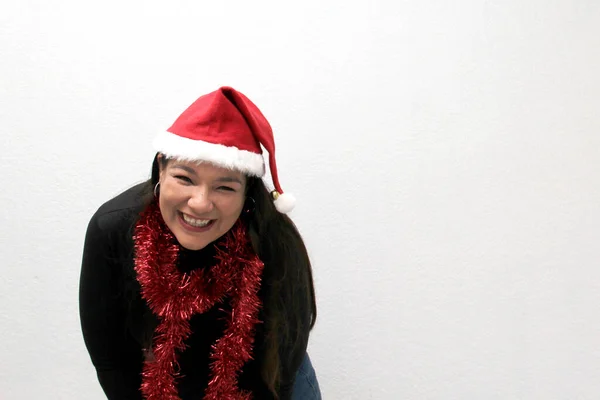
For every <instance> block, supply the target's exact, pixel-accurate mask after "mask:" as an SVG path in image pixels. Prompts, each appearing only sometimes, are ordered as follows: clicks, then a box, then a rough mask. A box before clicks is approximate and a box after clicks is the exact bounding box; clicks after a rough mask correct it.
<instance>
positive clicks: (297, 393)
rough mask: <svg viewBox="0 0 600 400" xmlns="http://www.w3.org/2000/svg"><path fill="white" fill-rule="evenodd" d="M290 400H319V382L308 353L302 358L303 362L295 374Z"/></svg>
mask: <svg viewBox="0 0 600 400" xmlns="http://www.w3.org/2000/svg"><path fill="white" fill-rule="evenodd" d="M292 400H321V390H320V389H319V382H318V381H317V375H316V374H315V369H314V368H313V366H312V364H311V362H310V358H309V357H308V353H307V354H306V355H305V356H304V360H302V364H300V368H298V372H296V381H295V382H294V389H293V391H292Z"/></svg>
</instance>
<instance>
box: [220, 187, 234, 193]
mask: <svg viewBox="0 0 600 400" xmlns="http://www.w3.org/2000/svg"><path fill="white" fill-rule="evenodd" d="M218 189H219V190H225V191H226V192H235V189H234V188H231V187H229V186H219V187H218Z"/></svg>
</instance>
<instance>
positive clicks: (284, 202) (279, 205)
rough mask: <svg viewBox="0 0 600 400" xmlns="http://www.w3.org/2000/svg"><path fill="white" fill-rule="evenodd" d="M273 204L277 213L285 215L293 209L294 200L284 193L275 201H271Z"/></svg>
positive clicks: (290, 195)
mask: <svg viewBox="0 0 600 400" xmlns="http://www.w3.org/2000/svg"><path fill="white" fill-rule="evenodd" d="M273 203H275V208H276V209H277V211H279V212H280V213H282V214H287V213H289V212H290V211H292V210H293V209H294V206H295V205H296V198H295V197H294V196H293V195H292V194H290V193H284V194H280V195H279V196H277V199H276V200H273Z"/></svg>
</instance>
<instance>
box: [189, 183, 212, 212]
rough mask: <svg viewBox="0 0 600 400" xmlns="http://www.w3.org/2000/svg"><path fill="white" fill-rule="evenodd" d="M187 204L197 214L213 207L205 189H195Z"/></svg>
mask: <svg viewBox="0 0 600 400" xmlns="http://www.w3.org/2000/svg"><path fill="white" fill-rule="evenodd" d="M188 206H189V207H190V208H191V209H192V210H193V211H194V212H196V213H197V214H202V213H205V212H208V211H211V210H212V209H213V207H214V204H213V202H212V200H211V199H210V196H209V194H208V191H207V190H205V189H198V190H195V191H194V193H193V194H192V196H191V197H190V199H189V200H188Z"/></svg>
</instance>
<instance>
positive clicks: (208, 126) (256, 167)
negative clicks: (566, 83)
mask: <svg viewBox="0 0 600 400" xmlns="http://www.w3.org/2000/svg"><path fill="white" fill-rule="evenodd" d="M153 145H154V149H155V150H156V151H158V152H160V153H162V154H164V155H165V156H167V157H168V158H177V159H180V160H187V161H206V162H210V163H211V164H215V165H218V166H221V167H225V168H229V169H235V170H238V171H241V172H243V173H245V174H247V175H251V176H257V177H262V176H264V174H265V162H264V159H263V155H262V149H261V145H262V147H264V148H265V150H267V152H268V153H269V167H270V169H271V177H272V178H273V186H274V187H275V190H274V191H273V192H272V196H273V200H274V203H275V207H276V208H277V210H278V211H279V212H281V213H288V212H290V211H291V210H292V209H293V208H294V205H295V202H296V200H295V199H294V197H293V196H292V195H291V194H289V193H284V192H283V190H281V185H280V184H279V178H278V176H277V164H276V163H275V141H274V139H273V130H272V129H271V125H269V122H268V121H267V119H266V118H265V116H264V115H263V114H262V113H261V112H260V110H259V109H258V107H257V106H256V105H255V104H254V103H252V102H251V101H250V100H249V99H248V98H247V97H246V96H244V95H243V94H242V93H240V92H238V91H236V90H235V89H233V88H231V87H221V88H220V89H218V90H216V91H214V92H211V93H208V94H206V95H204V96H202V97H200V98H198V100H196V101H195V102H194V103H193V104H192V105H191V106H189V107H188V108H187V109H186V110H185V111H184V112H183V113H182V114H181V115H180V116H179V117H178V118H177V120H176V121H175V122H174V123H173V125H172V126H171V127H170V128H169V129H168V130H167V131H166V132H161V133H160V134H158V136H157V137H156V138H155V139H154V142H153Z"/></svg>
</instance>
